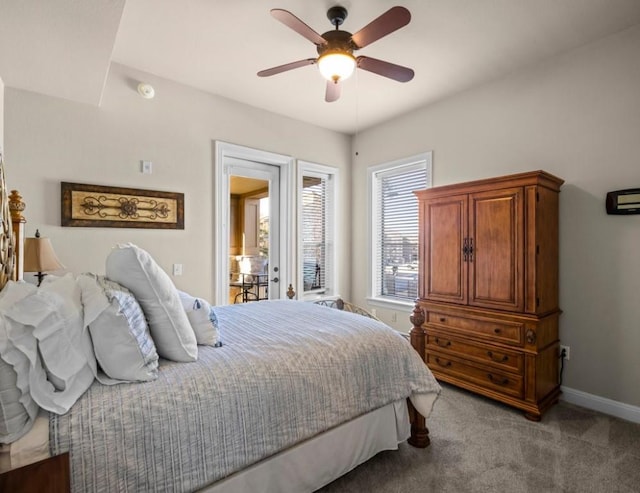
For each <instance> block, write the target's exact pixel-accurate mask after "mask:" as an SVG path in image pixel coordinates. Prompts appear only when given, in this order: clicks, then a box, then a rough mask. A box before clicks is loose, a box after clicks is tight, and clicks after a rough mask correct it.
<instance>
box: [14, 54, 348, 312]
mask: <svg viewBox="0 0 640 493" xmlns="http://www.w3.org/2000/svg"><path fill="white" fill-rule="evenodd" d="M141 80H144V81H146V82H149V83H151V84H152V85H153V86H154V88H155V91H156V97H155V99H152V100H145V99H142V98H141V97H140V96H139V95H138V94H137V92H136V86H137V84H138V82H139V81H141ZM5 122H6V126H5V147H6V173H7V181H8V184H9V186H10V187H11V188H16V189H18V190H19V191H20V192H21V193H22V195H23V197H24V198H25V201H26V203H27V209H26V211H25V217H26V218H27V221H28V223H27V225H26V226H27V235H28V236H32V235H33V234H34V233H35V229H36V228H39V229H40V232H41V233H42V234H43V235H44V236H49V237H50V238H51V239H52V242H53V244H54V246H55V248H56V251H57V253H58V255H59V257H60V260H61V261H62V263H63V264H65V266H66V267H67V268H68V269H69V270H70V271H72V272H75V273H79V272H84V271H92V272H97V273H103V272H104V260H105V257H106V256H107V254H108V253H109V250H110V249H111V247H112V246H113V245H114V244H116V243H118V242H127V241H131V242H133V243H136V244H138V245H139V246H141V247H142V248H145V249H147V250H149V252H151V254H152V255H153V256H154V258H156V260H157V261H158V262H159V264H160V265H161V266H162V267H164V268H165V270H167V271H170V270H171V264H173V263H182V264H183V268H184V275H183V276H181V277H174V278H173V280H174V282H175V283H176V285H177V286H178V287H179V288H181V289H184V290H187V291H190V292H192V293H194V294H197V295H198V296H202V297H206V298H208V299H214V293H213V273H212V265H213V259H212V258H211V252H212V245H213V242H215V241H216V238H215V237H214V229H213V204H214V197H213V176H214V175H213V163H214V156H215V152H214V142H213V141H214V140H222V141H226V142H231V143H235V144H241V145H245V146H248V147H253V148H256V149H262V150H267V151H272V152H276V153H280V154H287V155H291V156H294V157H297V158H300V159H304V160H307V161H311V162H317V163H322V164H326V165H329V166H336V167H338V168H340V170H341V171H340V173H341V184H342V186H341V190H340V192H339V193H340V198H341V200H342V201H343V203H344V202H345V201H347V197H348V193H347V192H350V187H351V182H350V138H349V137H348V136H345V135H342V134H339V133H336V132H331V131H328V130H325V129H321V128H319V127H314V126H312V125H308V124H305V123H301V122H298V121H294V120H291V119H289V118H284V117H281V116H277V115H274V114H272V113H268V112H265V111H262V110H258V109H256V108H252V107H249V106H246V105H243V104H240V103H237V102H233V101H230V100H227V99H223V98H220V97H216V96H212V95H209V94H206V93H204V92H200V91H198V90H195V89H192V88H189V87H186V86H183V85H180V84H177V83H174V82H171V81H167V80H164V79H160V78H157V77H153V76H151V75H148V74H143V73H140V72H137V71H134V70H132V69H129V68H127V67H124V66H121V65H114V66H112V68H111V72H110V74H109V77H108V80H107V83H106V88H105V92H104V96H103V98H102V104H101V106H100V107H99V108H98V107H94V106H90V105H84V104H78V103H72V102H69V101H66V100H62V99H56V98H52V97H48V96H43V95H39V94H35V93H31V92H27V91H22V90H17V89H12V88H7V90H6V97H5ZM140 160H149V161H152V162H153V163H154V168H153V174H151V175H143V174H141V173H140ZM60 181H71V182H79V183H90V184H99V185H111V186H123V187H132V188H146V189H153V190H167V191H172V192H184V194H185V229H184V230H147V229H145V230H142V229H122V228H118V229H115V228H62V227H60ZM341 219H342V220H341V222H340V224H339V228H340V229H339V231H340V237H341V238H349V229H350V217H349V216H345V217H343V218H341ZM350 252H351V250H350V244H349V243H348V241H344V242H343V243H342V247H341V248H340V250H339V251H338V255H339V258H340V263H341V265H340V268H341V270H342V271H345V270H347V269H348V266H349V260H350ZM349 281H350V280H349V278H348V276H343V277H342V279H341V283H340V285H339V286H338V289H339V290H340V291H341V292H346V293H348V292H349V289H350V285H349Z"/></svg>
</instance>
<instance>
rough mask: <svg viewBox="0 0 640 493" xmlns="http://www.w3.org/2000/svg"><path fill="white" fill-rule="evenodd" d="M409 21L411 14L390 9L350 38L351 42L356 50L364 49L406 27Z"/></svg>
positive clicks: (400, 9)
mask: <svg viewBox="0 0 640 493" xmlns="http://www.w3.org/2000/svg"><path fill="white" fill-rule="evenodd" d="M410 20H411V12H409V11H408V10H407V9H405V8H404V7H392V8H390V9H389V10H387V11H386V12H385V13H384V14H382V15H381V16H380V17H378V18H376V19H374V20H373V21H371V22H370V23H369V24H367V25H366V26H365V27H363V28H362V29H360V30H359V31H358V32H357V33H355V34H354V35H353V36H351V40H352V41H353V42H354V43H355V45H356V46H357V47H358V48H364V47H365V46H367V45H369V44H371V43H373V42H374V41H378V40H379V39H380V38H382V37H384V36H386V35H387V34H391V33H392V32H393V31H397V30H398V29H400V28H401V27H403V26H406V25H407V24H409V21H410Z"/></svg>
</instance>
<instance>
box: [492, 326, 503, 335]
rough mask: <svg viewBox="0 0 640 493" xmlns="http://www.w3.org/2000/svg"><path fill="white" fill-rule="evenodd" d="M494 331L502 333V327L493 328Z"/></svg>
mask: <svg viewBox="0 0 640 493" xmlns="http://www.w3.org/2000/svg"><path fill="white" fill-rule="evenodd" d="M493 331H494V332H495V333H496V334H500V333H502V329H501V328H500V327H496V328H495V329H493Z"/></svg>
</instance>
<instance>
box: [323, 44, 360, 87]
mask: <svg viewBox="0 0 640 493" xmlns="http://www.w3.org/2000/svg"><path fill="white" fill-rule="evenodd" d="M318 69H319V70H320V73H321V74H322V76H323V77H324V78H325V79H327V80H329V81H333V82H338V81H343V80H345V79H348V78H349V77H351V75H352V74H353V72H354V70H355V69H356V59H355V57H354V56H353V55H352V54H350V53H347V52H344V51H331V52H326V53H323V54H322V55H321V56H320V58H318Z"/></svg>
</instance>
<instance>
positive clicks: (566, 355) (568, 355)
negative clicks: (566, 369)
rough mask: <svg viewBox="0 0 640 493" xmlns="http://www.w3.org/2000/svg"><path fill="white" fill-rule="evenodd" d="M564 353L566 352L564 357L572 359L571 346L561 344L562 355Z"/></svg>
mask: <svg viewBox="0 0 640 493" xmlns="http://www.w3.org/2000/svg"><path fill="white" fill-rule="evenodd" d="M563 351H564V353H563ZM562 354H564V359H566V360H567V361H569V360H570V359H571V348H570V347H569V346H560V355H561V356H562Z"/></svg>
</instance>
